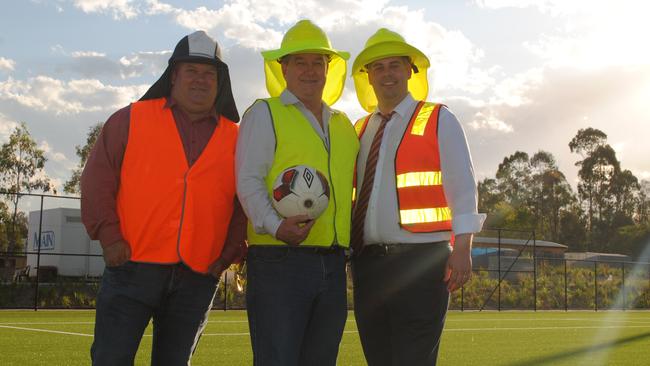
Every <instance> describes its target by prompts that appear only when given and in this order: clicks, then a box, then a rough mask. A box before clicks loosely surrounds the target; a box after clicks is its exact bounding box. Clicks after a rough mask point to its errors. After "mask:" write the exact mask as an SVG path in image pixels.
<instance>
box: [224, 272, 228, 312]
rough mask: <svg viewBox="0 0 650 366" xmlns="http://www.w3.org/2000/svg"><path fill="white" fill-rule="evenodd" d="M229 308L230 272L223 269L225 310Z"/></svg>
mask: <svg viewBox="0 0 650 366" xmlns="http://www.w3.org/2000/svg"><path fill="white" fill-rule="evenodd" d="M227 309H228V273H226V271H223V311H226V310H227Z"/></svg>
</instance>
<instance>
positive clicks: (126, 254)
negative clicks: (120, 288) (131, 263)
mask: <svg viewBox="0 0 650 366" xmlns="http://www.w3.org/2000/svg"><path fill="white" fill-rule="evenodd" d="M102 251H103V253H104V262H105V263H106V266H107V267H116V266H119V265H122V264H124V263H126V262H127V261H128V260H129V259H131V248H130V247H129V244H127V243H126V242H125V241H124V240H120V241H117V242H115V243H113V244H111V245H107V246H105V247H102Z"/></svg>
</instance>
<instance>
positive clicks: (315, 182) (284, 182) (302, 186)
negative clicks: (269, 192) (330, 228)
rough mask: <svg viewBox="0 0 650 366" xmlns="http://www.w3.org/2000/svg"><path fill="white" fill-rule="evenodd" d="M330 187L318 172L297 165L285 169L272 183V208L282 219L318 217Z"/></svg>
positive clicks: (325, 204) (328, 195)
mask: <svg viewBox="0 0 650 366" xmlns="http://www.w3.org/2000/svg"><path fill="white" fill-rule="evenodd" d="M329 198H330V187H329V184H328V183H327V179H326V178H325V176H324V175H323V174H322V173H321V172H319V171H318V170H316V169H314V168H312V167H310V166H307V165H297V166H292V167H290V168H287V169H285V170H284V171H283V172H282V173H280V174H279V175H278V177H277V178H275V182H274V183H273V197H272V199H271V202H272V203H273V207H274V208H275V210H276V211H278V213H279V214H280V215H281V216H283V217H291V216H296V215H307V216H309V218H310V219H312V220H313V219H315V218H317V217H318V216H320V215H321V214H322V213H323V211H325V209H326V208H327V205H328V203H329Z"/></svg>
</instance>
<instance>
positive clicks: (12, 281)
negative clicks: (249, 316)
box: [0, 192, 650, 310]
mask: <svg viewBox="0 0 650 366" xmlns="http://www.w3.org/2000/svg"><path fill="white" fill-rule="evenodd" d="M0 193H3V192H0ZM4 194H7V193H6V192H4ZM21 200H30V202H28V204H26V207H27V208H28V209H29V210H30V211H31V212H30V214H29V215H28V219H29V220H28V225H29V230H28V236H27V238H24V241H23V242H22V243H20V244H21V245H20V246H19V247H21V248H22V250H20V251H7V250H6V247H5V248H4V250H0V308H2V309H86V308H88V309H91V308H94V307H95V301H96V300H95V298H96V294H97V290H98V289H99V286H100V282H101V274H102V273H103V259H102V256H101V248H100V247H99V243H97V242H91V241H90V239H88V238H87V236H86V234H85V229H84V227H83V225H82V224H81V220H80V212H79V198H78V197H66V196H55V195H40V194H21ZM62 202H64V203H65V204H64V205H63V204H62ZM61 206H65V207H63V208H62V207H61ZM21 207H22V206H21ZM5 226H6V225H5ZM477 236H481V237H487V238H488V239H489V240H487V239H486V240H484V241H488V242H489V241H490V240H491V243H492V244H490V245H487V246H486V245H484V244H483V245H482V246H481V247H476V248H475V249H474V252H473V259H474V271H473V276H472V279H471V280H470V281H469V282H468V283H466V284H465V286H463V288H461V289H460V290H458V291H456V292H454V293H452V294H451V298H450V305H449V308H450V309H453V310H605V309H618V310H626V309H650V263H645V262H630V261H601V260H578V259H565V258H563V255H562V253H561V252H559V253H560V254H558V252H557V251H556V252H555V253H554V252H552V251H549V248H548V246H547V247H545V246H544V245H543V244H542V243H546V242H540V241H537V240H535V236H534V233H533V232H529V231H508V230H501V229H495V230H484V232H482V233H481V234H479V235H477ZM506 237H507V238H506ZM14 247H16V246H15V245H14ZM0 249H1V247H0ZM551 249H553V248H551ZM556 249H557V248H556ZM245 272H246V269H245V266H244V265H240V266H233V267H231V269H230V270H229V271H227V272H226V273H225V274H224V276H223V277H222V279H221V281H220V284H219V288H218V290H217V294H216V296H215V300H214V303H213V308H214V309H224V310H227V309H245V308H246V301H245V287H246V286H245V277H246V276H245ZM352 291H353V289H352V281H351V278H349V277H348V304H349V307H350V308H352V307H353V306H354V304H353V298H352Z"/></svg>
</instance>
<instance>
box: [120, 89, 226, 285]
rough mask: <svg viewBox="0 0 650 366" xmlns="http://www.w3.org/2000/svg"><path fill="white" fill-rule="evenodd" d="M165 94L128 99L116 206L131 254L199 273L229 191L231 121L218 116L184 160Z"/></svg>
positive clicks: (219, 236) (222, 230)
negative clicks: (195, 152) (201, 144)
mask: <svg viewBox="0 0 650 366" xmlns="http://www.w3.org/2000/svg"><path fill="white" fill-rule="evenodd" d="M165 102H166V101H165V98H159V99H153V100H147V101H142V102H136V103H133V104H132V105H131V109H130V116H131V119H130V124H129V139H128V143H127V146H126V150H125V153H124V160H123V162H122V168H121V173H120V188H119V192H118V195H117V211H118V216H119V218H120V229H121V232H122V235H123V236H124V239H125V240H126V241H127V242H128V243H129V246H130V247H131V259H132V260H133V261H136V262H147V263H178V262H179V261H182V262H183V263H185V264H187V265H188V266H189V267H190V268H191V269H192V270H194V271H196V272H200V273H207V270H208V266H209V265H210V264H212V263H213V262H214V261H215V260H216V259H217V258H218V257H219V256H220V255H221V250H222V248H223V245H224V241H225V238H226V234H227V231H228V225H229V222H230V218H231V216H232V212H233V203H234V199H235V175H234V154H235V144H236V140H237V125H235V124H234V123H233V122H232V121H230V120H228V119H226V118H225V117H221V118H220V119H219V122H218V125H217V127H216V128H215V130H214V133H213V135H212V137H211V138H210V141H209V142H208V144H207V145H206V147H205V149H204V150H203V152H202V153H201V156H200V157H199V159H198V160H197V161H196V162H195V163H194V164H193V165H192V167H191V168H190V167H189V165H188V163H187V159H186V157H185V151H184V149H183V145H182V142H181V139H180V138H179V136H178V129H177V127H176V122H175V120H174V116H173V114H172V112H171V109H169V108H166V107H165Z"/></svg>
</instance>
